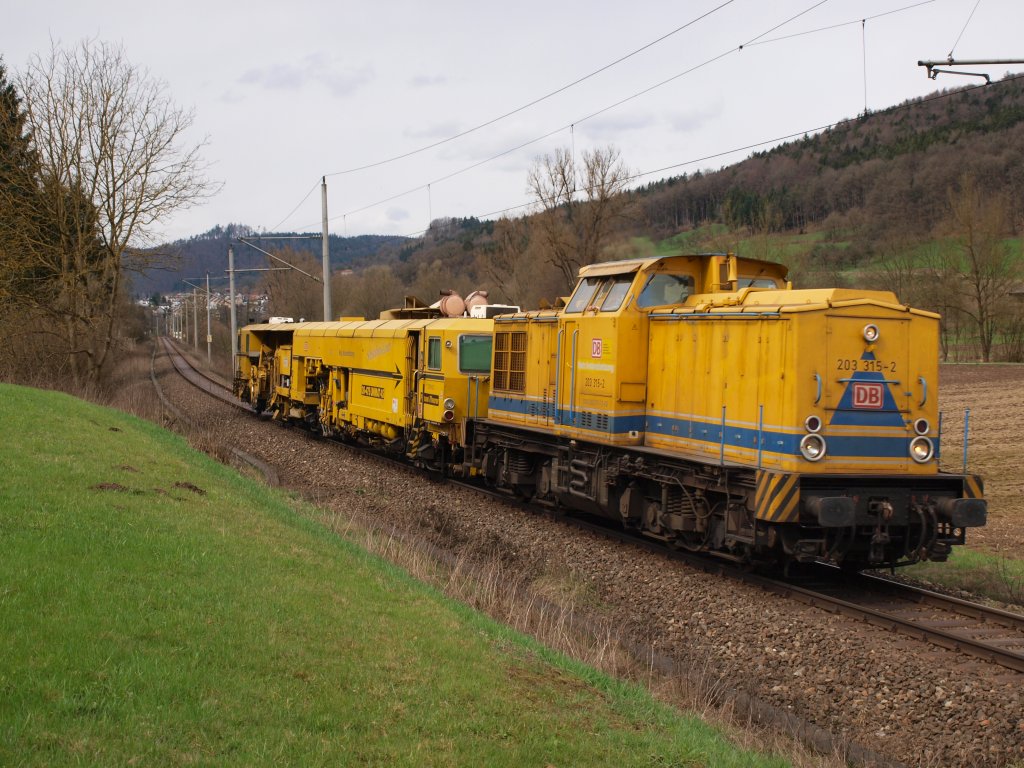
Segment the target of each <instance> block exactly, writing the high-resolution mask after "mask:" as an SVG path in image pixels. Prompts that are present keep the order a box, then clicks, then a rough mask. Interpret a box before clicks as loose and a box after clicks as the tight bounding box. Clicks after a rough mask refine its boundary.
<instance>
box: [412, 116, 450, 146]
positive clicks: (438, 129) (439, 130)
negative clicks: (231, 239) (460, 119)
mask: <svg viewBox="0 0 1024 768" xmlns="http://www.w3.org/2000/svg"><path fill="white" fill-rule="evenodd" d="M460 130H461V129H460V127H459V124H458V123H456V122H455V121H454V120H448V121H445V122H440V123H437V122H435V123H430V124H429V125H427V124H423V125H419V126H416V127H415V128H406V129H405V131H403V133H404V135H405V136H407V137H408V138H410V139H421V140H425V141H440V140H441V139H447V138H450V137H451V136H455V135H456V134H457V133H459V132H460Z"/></svg>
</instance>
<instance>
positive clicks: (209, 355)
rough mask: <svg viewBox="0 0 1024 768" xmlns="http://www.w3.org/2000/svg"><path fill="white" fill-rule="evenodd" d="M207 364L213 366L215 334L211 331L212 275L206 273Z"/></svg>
mask: <svg viewBox="0 0 1024 768" xmlns="http://www.w3.org/2000/svg"><path fill="white" fill-rule="evenodd" d="M206 364H207V365H213V332H212V331H211V330H210V273H209V272H207V273H206Z"/></svg>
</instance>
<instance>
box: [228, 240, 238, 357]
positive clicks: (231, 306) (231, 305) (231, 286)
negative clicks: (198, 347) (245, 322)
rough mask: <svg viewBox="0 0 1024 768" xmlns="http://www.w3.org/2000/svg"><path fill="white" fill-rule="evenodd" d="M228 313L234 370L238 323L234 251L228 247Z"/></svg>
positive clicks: (236, 353) (236, 354)
mask: <svg viewBox="0 0 1024 768" xmlns="http://www.w3.org/2000/svg"><path fill="white" fill-rule="evenodd" d="M228 291H230V293H231V297H230V300H229V301H228V311H229V312H230V313H231V370H232V371H234V369H235V358H236V357H237V356H238V321H237V320H236V319H235V249H234V248H233V247H232V246H230V245H229V246H228Z"/></svg>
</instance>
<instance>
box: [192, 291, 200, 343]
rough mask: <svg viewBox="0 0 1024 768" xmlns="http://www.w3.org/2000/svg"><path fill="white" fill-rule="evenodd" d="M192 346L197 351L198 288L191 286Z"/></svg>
mask: <svg viewBox="0 0 1024 768" xmlns="http://www.w3.org/2000/svg"><path fill="white" fill-rule="evenodd" d="M192 348H193V349H194V350H195V351H196V352H198V351H199V289H198V288H196V287H195V286H194V285H193V286H192Z"/></svg>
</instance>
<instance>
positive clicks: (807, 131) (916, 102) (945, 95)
mask: <svg viewBox="0 0 1024 768" xmlns="http://www.w3.org/2000/svg"><path fill="white" fill-rule="evenodd" d="M1022 79H1024V74H1019V75H1011V76H1009V77H1005V78H1003V79H1002V80H999V81H997V82H995V83H992V84H990V85H986V84H979V85H972V86H969V87H966V88H961V89H958V90H955V91H943V92H941V93H937V94H934V95H932V96H926V97H922V98H918V99H913V100H908V101H907V102H905V103H904V104H898V105H896V106H893V107H889V108H888V109H884V110H880V111H878V112H874V113H871V114H869V115H867V116H857V117H847V118H844V119H842V120H837V121H836V122H833V123H826V124H824V125H818V126H815V127H813V128H804V129H803V130H799V131H793V132H792V133H787V134H785V135H783V136H774V137H772V138H770V139H764V140H762V141H757V142H754V143H751V144H745V145H743V146H740V147H733V148H731V149H726V150H722V151H721V152H714V153H712V154H708V155H703V156H701V157H695V158H691V159H689V160H683V161H681V162H678V163H673V164H672V165H666V166H662V167H660V168H654V169H652V170H649V171H642V172H640V173H636V174H633V175H631V176H628V177H627V178H625V179H624V180H623V181H624V182H626V183H629V182H633V181H637V180H639V179H643V178H646V177H648V176H653V175H655V174H659V173H665V172H667V171H674V170H677V169H679V168H685V167H686V166H689V165H696V164H697V163H704V162H707V161H708V160H716V159H718V158H721V157H727V156H728V155H734V154H736V153H737V152H746V151H749V150H752V149H757V148H758V147H764V146H768V145H772V144H778V143H780V142H783V141H789V140H791V139H795V138H799V137H801V136H808V135H813V134H815V133H818V132H820V131H827V130H832V129H835V128H839V127H841V126H844V125H846V124H848V123H854V122H863V121H864V120H865V119H867V120H872V119H877V118H880V117H882V116H883V115H891V114H893V113H896V112H901V111H904V110H907V109H912V108H914V107H917V106H920V105H921V104H930V103H931V102H933V101H939V100H941V99H949V98H953V97H955V96H959V95H962V94H964V93H969V92H971V91H974V90H977V89H979V88H995V87H999V86H1003V85H1006V84H1009V83H1012V82H1015V81H1017V80H1022ZM581 191H588V190H586V189H584V190H581ZM534 205H536V201H535V200H528V201H526V202H525V203H518V204H516V205H511V206H508V207H507V208H501V209H499V210H495V211H488V212H486V213H476V214H473V215H472V218H476V219H488V218H491V217H494V216H503V215H506V214H508V213H511V212H513V211H520V210H523V209H526V208H530V207H531V206H534ZM426 232H427V230H425V229H421V230H417V231H415V232H410V233H406V234H403V235H396V237H405V238H409V237H417V236H420V235H423V234H424V233H426Z"/></svg>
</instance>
